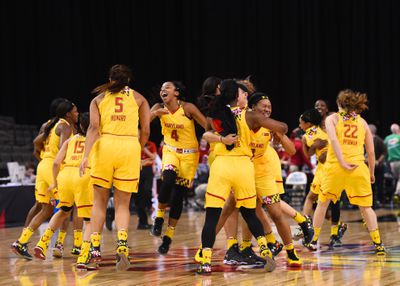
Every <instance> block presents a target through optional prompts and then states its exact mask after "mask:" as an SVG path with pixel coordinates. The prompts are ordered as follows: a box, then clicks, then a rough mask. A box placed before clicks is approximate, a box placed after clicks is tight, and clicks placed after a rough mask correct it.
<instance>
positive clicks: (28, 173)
mask: <svg viewBox="0 0 400 286" xmlns="http://www.w3.org/2000/svg"><path fill="white" fill-rule="evenodd" d="M35 180H36V175H35V164H33V163H32V162H28V163H26V165H25V176H24V178H23V179H22V184H24V185H25V184H33V183H35Z"/></svg>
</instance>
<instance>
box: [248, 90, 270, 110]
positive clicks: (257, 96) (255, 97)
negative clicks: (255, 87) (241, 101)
mask: <svg viewBox="0 0 400 286" xmlns="http://www.w3.org/2000/svg"><path fill="white" fill-rule="evenodd" d="M263 99H268V100H269V97H268V95H266V94H265V93H263V92H255V93H253V94H252V95H251V96H250V97H249V99H248V100H247V103H248V106H249V107H250V108H253V106H255V105H257V103H258V102H259V101H260V100H263Z"/></svg>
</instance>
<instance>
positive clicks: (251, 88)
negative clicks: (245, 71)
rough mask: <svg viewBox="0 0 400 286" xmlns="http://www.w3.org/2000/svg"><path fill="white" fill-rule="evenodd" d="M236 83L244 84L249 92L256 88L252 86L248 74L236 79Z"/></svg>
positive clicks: (253, 91) (254, 90) (251, 92)
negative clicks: (243, 77)
mask: <svg viewBox="0 0 400 286" xmlns="http://www.w3.org/2000/svg"><path fill="white" fill-rule="evenodd" d="M237 83H239V84H241V85H244V86H245V87H246V89H247V92H248V93H249V94H253V93H255V92H256V90H257V89H256V87H255V86H254V83H253V82H252V81H251V80H250V76H248V77H246V78H245V79H241V80H237Z"/></svg>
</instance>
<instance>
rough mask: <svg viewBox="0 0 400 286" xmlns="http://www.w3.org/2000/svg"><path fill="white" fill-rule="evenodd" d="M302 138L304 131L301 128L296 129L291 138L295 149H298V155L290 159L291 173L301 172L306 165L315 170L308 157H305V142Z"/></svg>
mask: <svg viewBox="0 0 400 286" xmlns="http://www.w3.org/2000/svg"><path fill="white" fill-rule="evenodd" d="M302 136H303V131H302V130H301V129H300V128H295V129H294V130H293V131H292V134H291V136H290V138H291V139H292V141H293V143H294V147H295V148H296V153H295V154H294V155H293V156H291V157H290V165H289V172H290V173H291V172H296V171H301V170H302V169H303V166H304V165H306V166H307V167H308V168H309V169H310V170H312V169H313V168H314V167H313V165H312V164H311V162H310V160H309V159H308V158H307V156H306V155H304V152H303V142H302V141H301V140H302V139H301V138H302Z"/></svg>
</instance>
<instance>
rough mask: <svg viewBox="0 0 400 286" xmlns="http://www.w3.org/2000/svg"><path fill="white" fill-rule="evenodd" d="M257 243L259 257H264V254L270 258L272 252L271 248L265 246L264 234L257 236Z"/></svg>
mask: <svg viewBox="0 0 400 286" xmlns="http://www.w3.org/2000/svg"><path fill="white" fill-rule="evenodd" d="M274 242H275V241H274ZM257 244H258V246H259V247H260V255H261V257H263V258H264V257H266V256H269V257H270V258H272V252H271V250H269V248H268V246H267V239H266V238H265V236H259V237H257Z"/></svg>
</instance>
